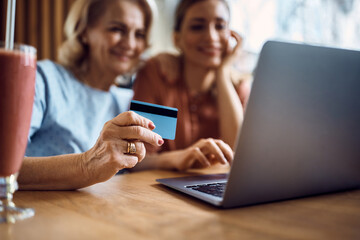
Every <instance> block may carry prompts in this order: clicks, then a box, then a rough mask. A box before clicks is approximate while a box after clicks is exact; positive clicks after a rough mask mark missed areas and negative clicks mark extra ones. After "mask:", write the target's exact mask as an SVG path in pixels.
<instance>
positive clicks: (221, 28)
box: [215, 23, 227, 30]
mask: <svg viewBox="0 0 360 240" xmlns="http://www.w3.org/2000/svg"><path fill="white" fill-rule="evenodd" d="M226 27H227V26H226V24H225V23H217V24H216V25H215V28H216V30H224V29H226Z"/></svg>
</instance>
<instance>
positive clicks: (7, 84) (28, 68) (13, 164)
mask: <svg viewBox="0 0 360 240" xmlns="http://www.w3.org/2000/svg"><path fill="white" fill-rule="evenodd" d="M35 73H36V56H35V55H34V56H32V55H31V54H25V53H22V52H20V51H16V50H14V51H7V50H5V49H3V48H0V176H3V177H4V176H9V175H11V174H14V173H16V172H18V171H19V170H20V167H21V163H22V160H23V157H24V154H25V149H26V144H27V137H28V133H29V127H30V120H31V114H32V107H33V102H34V89H35Z"/></svg>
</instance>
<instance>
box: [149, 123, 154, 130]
mask: <svg viewBox="0 0 360 240" xmlns="http://www.w3.org/2000/svg"><path fill="white" fill-rule="evenodd" d="M149 128H150V129H151V130H154V129H155V125H154V123H153V122H150V123H149Z"/></svg>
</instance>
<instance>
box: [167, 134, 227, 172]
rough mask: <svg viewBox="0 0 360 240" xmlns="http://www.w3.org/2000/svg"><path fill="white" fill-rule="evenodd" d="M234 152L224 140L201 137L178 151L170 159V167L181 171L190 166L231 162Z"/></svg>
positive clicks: (206, 165) (199, 166) (201, 166)
mask: <svg viewBox="0 0 360 240" xmlns="http://www.w3.org/2000/svg"><path fill="white" fill-rule="evenodd" d="M233 157H234V153H233V151H232V149H231V147H230V146H229V145H228V144H226V143H225V142H223V141H222V140H218V139H213V138H208V139H200V140H199V141H197V142H196V143H195V144H193V145H191V146H190V147H188V148H186V149H184V150H181V151H177V154H176V156H173V157H172V159H171V160H170V161H171V163H170V167H171V168H173V169H176V170H179V171H185V170H187V169H190V168H206V167H209V166H211V165H214V164H216V163H221V164H231V163H232V160H233Z"/></svg>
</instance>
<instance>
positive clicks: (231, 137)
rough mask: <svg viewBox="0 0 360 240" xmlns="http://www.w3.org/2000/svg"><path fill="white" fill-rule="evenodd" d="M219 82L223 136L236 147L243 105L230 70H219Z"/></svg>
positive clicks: (223, 138) (219, 105)
mask: <svg viewBox="0 0 360 240" xmlns="http://www.w3.org/2000/svg"><path fill="white" fill-rule="evenodd" d="M217 84H218V107H219V116H220V133H221V138H222V140H223V141H225V142H226V143H228V144H229V145H230V146H231V147H232V148H233V149H234V147H235V146H234V145H235V141H236V134H237V132H238V131H239V128H240V127H241V124H242V121H243V107H242V104H241V101H240V99H239V96H238V94H237V92H236V90H235V88H234V85H233V83H232V81H231V79H230V71H228V70H226V69H224V70H219V72H218V74H217Z"/></svg>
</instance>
